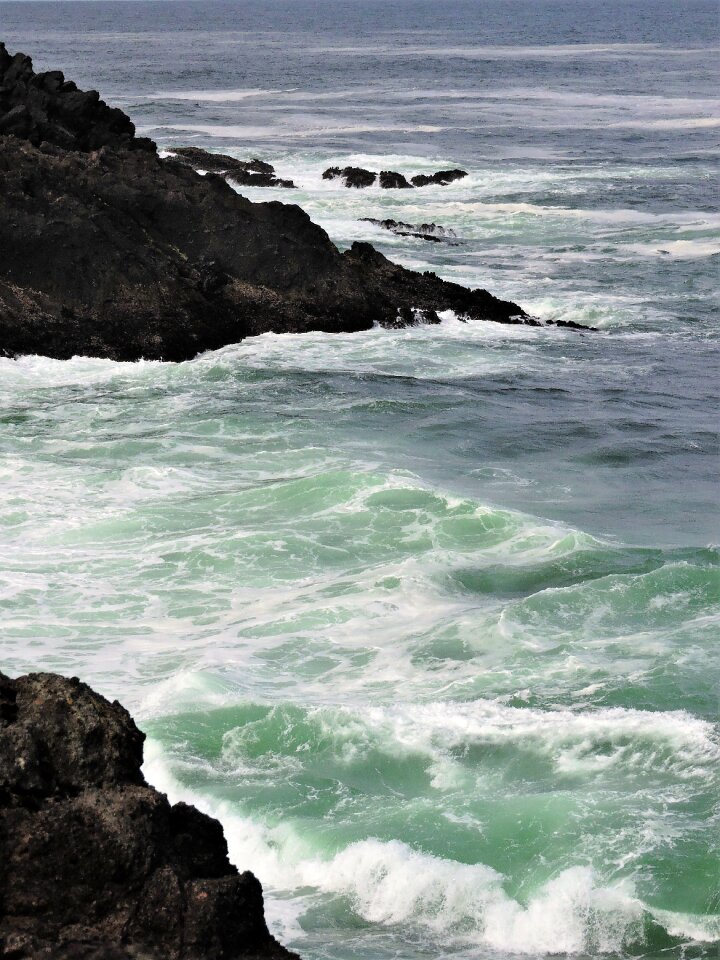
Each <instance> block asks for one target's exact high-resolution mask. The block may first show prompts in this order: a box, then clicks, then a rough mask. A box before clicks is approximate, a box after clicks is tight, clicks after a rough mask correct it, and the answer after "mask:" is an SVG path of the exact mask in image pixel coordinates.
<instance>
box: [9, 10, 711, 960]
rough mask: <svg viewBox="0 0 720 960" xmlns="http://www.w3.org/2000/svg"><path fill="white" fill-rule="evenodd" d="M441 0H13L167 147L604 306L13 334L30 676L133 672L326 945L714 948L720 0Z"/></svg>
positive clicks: (376, 951)
mask: <svg viewBox="0 0 720 960" xmlns="http://www.w3.org/2000/svg"><path fill="white" fill-rule="evenodd" d="M509 6H511V7H512V9H513V10H515V11H516V16H515V17H514V18H508V15H507V10H508V8H509ZM337 9H340V10H341V11H342V13H343V16H342V17H340V16H338V15H337ZM436 9H437V8H436V7H435V6H433V5H428V4H426V3H424V0H418V2H417V3H405V4H398V5H393V6H392V7H391V8H387V7H381V6H379V5H378V4H373V3H365V4H363V5H362V8H361V5H360V4H355V3H347V4H344V5H342V7H337V8H332V7H330V6H328V5H327V4H323V3H316V4H307V5H303V6H302V7H299V6H298V5H297V4H295V5H293V4H288V3H284V2H280V0H276V2H274V3H268V4H264V5H263V6H262V7H260V6H258V5H252V4H246V5H243V6H242V7H238V6H237V5H230V4H223V3H217V4H213V3H209V4H206V5H200V4H194V3H184V2H180V3H178V4H166V3H162V2H158V3H153V4H149V3H148V4H144V3H122V4H116V3H112V2H108V3H93V2H89V3H82V4H75V3H65V4H46V3H33V4H11V3H0V23H1V24H2V26H3V32H4V36H5V37H6V39H7V41H8V43H9V44H10V48H11V49H14V48H16V47H17V48H21V49H27V50H28V51H29V52H31V53H33V54H34V55H35V57H36V59H37V63H38V66H39V67H41V66H43V67H50V66H63V67H65V68H66V70H67V73H68V75H72V76H74V77H76V78H77V79H79V80H80V81H81V82H83V83H85V84H88V83H93V82H96V83H98V84H99V85H100V87H101V90H102V92H103V93H104V94H105V95H106V96H108V98H109V99H110V98H112V99H113V100H114V101H116V102H120V103H122V104H124V105H125V106H126V107H128V109H131V110H132V113H133V116H134V117H135V118H136V119H137V121H138V123H139V125H141V126H142V127H143V128H144V129H145V130H147V131H148V132H150V133H152V134H153V135H154V136H156V137H157V138H158V140H159V141H160V143H161V145H162V146H163V147H164V148H169V147H171V146H172V145H173V144H174V143H177V142H179V141H180V140H183V141H185V142H188V141H192V142H195V143H200V144H203V145H205V146H211V147H218V148H221V149H223V150H226V151H230V152H235V153H237V155H238V156H246V155H248V153H260V154H261V155H262V156H265V157H268V158H269V159H272V160H273V161H274V162H275V163H276V165H277V167H278V171H279V172H280V174H281V175H283V176H292V177H293V178H294V179H295V180H296V182H297V183H298V185H299V189H298V190H297V191H296V192H295V193H293V194H292V196H291V197H289V196H288V194H286V193H282V192H281V191H277V192H273V191H259V190H258V191H254V192H253V193H252V194H250V195H251V198H252V199H258V200H261V199H263V200H264V199H268V198H269V197H272V198H273V199H281V200H284V201H286V202H287V201H288V200H289V199H292V200H293V201H294V202H298V203H300V204H301V205H302V206H303V207H304V208H305V209H307V210H308V211H309V212H310V214H311V215H312V217H313V218H314V219H315V220H317V221H318V222H320V223H321V224H322V225H323V226H324V227H325V228H326V229H327V230H328V232H329V233H330V235H331V237H332V238H333V239H334V240H335V241H336V242H337V243H338V244H339V245H340V246H346V245H347V244H348V243H349V242H351V240H352V239H355V238H357V239H366V240H370V241H371V242H374V243H376V244H377V245H378V246H380V247H381V248H382V249H383V250H384V251H385V252H387V253H388V254H389V255H391V256H393V257H394V258H396V259H398V260H400V261H401V262H403V263H405V264H407V265H410V266H413V267H416V268H418V269H433V270H436V271H437V272H438V273H440V274H441V275H443V276H446V277H448V278H452V279H458V280H461V281H462V282H467V283H470V284H473V285H481V286H486V287H488V288H489V289H491V290H492V291H493V292H495V293H498V294H500V295H504V296H508V297H511V298H512V299H514V300H516V301H518V302H519V303H521V304H523V305H524V306H525V307H526V308H528V309H530V310H531V311H533V312H534V313H536V314H537V315H539V316H542V317H544V318H547V319H573V320H578V321H581V322H586V323H592V324H594V325H596V326H598V327H599V328H600V332H599V333H598V334H595V335H593V336H590V335H588V336H582V335H577V334H574V333H572V332H563V331H562V330H553V329H551V328H549V329H546V330H543V329H521V328H512V327H509V328H505V327H501V326H496V325H492V324H485V325H483V324H462V323H459V322H458V321H457V320H456V319H455V318H453V317H452V316H450V315H448V316H446V317H445V319H444V321H443V323H442V324H441V325H440V326H437V327H429V328H419V329H413V330H405V331H382V330H372V331H368V332H366V333H362V334H358V335H355V336H336V337H327V336H323V335H319V334H317V335H316V334H309V335H305V336H301V337H291V336H272V335H268V336H264V337H260V338H258V339H256V340H248V341H246V342H244V343H241V344H237V345H232V346H229V347H227V348H225V349H223V350H220V351H217V352H215V353H212V354H206V355H204V356H201V357H198V358H196V359H195V360H193V361H192V362H189V363H184V364H180V365H169V364H162V363H139V364H116V363H112V362H109V361H101V360H94V359H88V358H75V359H73V360H71V361H67V362H58V361H52V360H48V359H43V358H39V357H24V358H21V359H20V360H18V361H10V360H6V359H0V479H1V481H2V490H3V498H2V501H0V556H2V563H1V564H0V604H1V605H2V668H3V669H4V670H6V671H7V672H10V673H13V674H15V673H19V672H23V671H26V670H32V669H38V668H42V669H51V670H58V671H61V672H63V673H68V674H78V675H80V676H81V677H83V678H84V679H86V680H88V681H89V682H91V683H92V684H93V685H95V686H96V687H97V688H98V689H99V690H101V691H102V692H103V693H105V694H106V695H108V696H111V697H118V698H120V699H121V700H122V701H123V702H124V703H125V704H126V705H127V706H128V707H129V708H130V709H131V710H132V711H133V713H134V714H135V716H136V717H137V719H138V722H139V724H140V725H141V727H142V728H143V729H144V730H145V731H146V732H147V733H148V735H149V740H148V744H147V749H146V764H145V772H146V775H147V777H148V779H149V780H150V781H151V782H152V783H154V784H156V785H158V786H159V787H160V788H161V789H164V790H166V791H167V792H168V793H169V795H170V796H171V798H172V799H173V800H176V799H179V798H184V799H189V800H190V801H192V802H194V803H196V804H198V805H199V806H200V807H202V808H203V809H205V810H207V811H209V812H211V813H213V814H214V815H216V816H219V817H220V818H221V820H222V822H223V824H224V826H225V830H226V834H227V837H228V842H229V845H230V852H231V857H232V859H233V860H234V862H236V863H237V864H238V865H239V866H240V867H241V868H243V869H244V868H250V869H252V870H254V871H255V872H256V873H257V875H258V876H259V877H260V879H261V880H262V882H263V884H264V886H265V889H266V895H267V913H268V919H269V922H270V925H271V927H272V929H273V931H274V932H275V933H276V934H277V935H278V936H280V937H282V938H283V940H284V941H285V942H287V943H289V944H290V945H292V946H293V947H294V948H295V949H297V950H298V951H299V952H300V953H301V955H302V956H303V957H304V958H306V960H324V958H327V960H380V958H391V957H392V958H403V960H404V958H408V960H431V958H432V960H437V958H440V957H447V958H453V960H480V958H482V960H500V958H507V957H514V956H530V957H537V958H539V957H545V956H547V955H549V954H567V955H571V956H574V957H578V958H579V957H589V956H600V955H607V956H612V957H621V956H627V955H631V956H643V957H654V958H659V957H666V956H669V957H676V958H681V957H682V958H685V957H687V958H693V957H703V958H710V957H714V956H717V951H718V945H719V944H720V805H719V800H718V798H719V796H720V791H719V787H720V736H719V728H718V721H719V720H720V709H719V700H718V685H719V683H720V658H719V657H718V639H719V636H720V631H719V623H720V553H719V551H718V546H717V545H718V542H719V539H720V537H719V534H720V531H719V526H720V523H719V520H720V510H719V509H718V506H719V504H718V484H717V474H718V437H717V410H718V408H719V407H720V403H719V400H720V398H719V397H718V393H719V389H718V386H719V383H720V377H718V338H717V278H718V274H717V263H718V254H719V253H720V211H719V210H718V203H717V195H716V186H715V183H716V181H715V175H716V172H717V162H716V161H717V123H716V119H717V108H718V106H720V104H719V103H718V99H717V96H716V93H715V88H714V87H713V85H712V82H711V75H712V73H713V70H714V69H716V67H713V64H714V63H715V56H716V55H715V53H714V50H715V47H717V46H718V44H717V38H716V36H715V34H714V33H713V26H712V25H713V22H714V21H713V16H714V14H713V5H712V4H702V3H696V4H690V5H688V6H687V7H684V8H683V9H682V10H680V8H678V7H677V6H674V5H670V4H664V3H657V4H650V3H647V4H646V3H634V4H623V5H613V4H609V5H606V6H605V7H603V11H604V12H603V13H602V15H600V14H599V13H597V12H595V13H593V15H592V16H590V15H589V13H588V11H589V9H590V8H589V7H586V6H585V5H584V4H582V3H576V4H571V5H562V4H555V3H551V2H549V0H542V2H539V0H538V2H536V3H532V4H525V3H521V2H520V0H518V2H517V3H513V4H510V5H508V4H498V3H487V4H484V5H483V16H482V17H478V16H477V15H476V13H477V6H476V5H471V4H467V3H461V2H457V3H453V4H451V5H450V6H449V7H448V9H449V10H451V11H452V13H453V17H449V18H448V22H447V23H442V24H438V23H437V22H436ZM334 10H335V12H333V11H334ZM593 10H595V8H593ZM128 11H130V13H128ZM521 14H522V15H521ZM398 38H400V41H401V46H402V50H400V46H399V45H398V44H399V42H400V41H398ZM118 50H121V51H122V56H119V55H117V51H118ZM114 52H115V53H114ZM341 81H342V82H341ZM398 104H401V106H400V107H398ZM249 144H250V146H248V145H249ZM340 160H343V161H345V160H346V161H347V162H357V163H361V164H363V165H366V166H370V167H372V168H374V169H384V168H387V167H390V168H392V169H399V170H403V171H406V172H420V171H422V170H432V169H436V168H437V167H445V166H448V165H453V166H455V165H457V164H460V165H462V166H464V167H465V168H466V169H468V171H469V176H468V178H467V179H466V180H463V181H460V182H458V183H456V184H453V185H452V186H449V187H446V188H429V189H427V190H424V191H422V192H421V191H414V192H410V191H407V192H398V193H392V194H391V193H389V192H381V191H380V190H370V191H367V192H365V191H362V192H355V191H349V190H345V189H343V188H338V187H336V186H333V185H332V184H328V183H327V182H325V181H322V179H321V172H322V170H323V169H324V168H325V167H326V166H328V165H330V163H335V162H338V161H340ZM387 216H390V217H395V218H397V219H402V220H405V221H409V222H422V221H428V220H434V221H435V222H438V223H441V224H442V225H444V226H446V227H450V228H452V229H454V230H455V232H456V233H457V234H458V238H459V239H460V240H461V243H460V244H459V245H458V246H453V247H450V246H445V245H442V244H424V243H423V242H422V241H419V240H413V239H411V238H400V237H393V236H390V235H385V234H382V233H380V232H379V231H378V230H377V228H374V227H372V226H371V225H370V224H367V223H360V222H358V221H359V218H361V217H387Z"/></svg>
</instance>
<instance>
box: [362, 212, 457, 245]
mask: <svg viewBox="0 0 720 960" xmlns="http://www.w3.org/2000/svg"><path fill="white" fill-rule="evenodd" d="M360 222H361V223H372V224H373V225H374V226H376V227H382V229H383V230H389V231H390V233H394V234H395V235H396V236H398V237H417V239H418V240H429V241H430V242H432V243H449V244H450V245H451V246H454V245H456V244H457V234H456V233H455V231H454V230H450V229H449V228H448V227H441V226H440V225H439V224H437V223H404V222H403V221H402V220H377V219H375V218H373V217H361V220H360Z"/></svg>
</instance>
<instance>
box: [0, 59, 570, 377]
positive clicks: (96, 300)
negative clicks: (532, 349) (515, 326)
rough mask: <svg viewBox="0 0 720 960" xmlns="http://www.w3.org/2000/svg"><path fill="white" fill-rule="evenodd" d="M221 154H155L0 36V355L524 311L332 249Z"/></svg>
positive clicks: (153, 347)
mask: <svg viewBox="0 0 720 960" xmlns="http://www.w3.org/2000/svg"><path fill="white" fill-rule="evenodd" d="M194 149H197V148H194ZM203 154H204V157H203V162H206V157H207V156H208V154H207V152H205V151H203ZM232 160H233V158H231V157H230V158H228V157H221V158H220V159H219V160H218V161H216V162H217V164H218V167H217V168H216V169H217V170H218V171H219V172H216V173H213V172H209V173H207V174H206V175H205V176H200V175H199V174H198V173H197V172H196V171H195V169H193V166H194V165H196V164H197V163H198V155H197V154H196V155H195V156H194V157H193V156H192V154H191V153H190V152H189V151H187V150H186V151H184V154H181V155H180V156H178V157H176V158H174V159H173V158H172V157H170V158H167V159H161V157H160V156H159V155H158V152H157V150H156V147H155V144H154V143H153V142H152V141H151V140H148V139H146V138H141V137H137V136H136V133H135V128H134V126H133V123H132V121H131V120H130V119H129V118H128V117H127V116H126V115H125V114H124V113H123V112H122V111H121V110H118V109H116V108H112V107H109V106H107V105H106V104H105V103H104V102H103V101H102V100H101V99H100V97H99V95H98V94H97V93H96V92H95V91H89V92H83V91H79V90H78V89H77V88H76V86H75V84H74V83H73V82H72V81H68V80H66V79H65V77H64V76H63V74H62V73H61V72H60V71H57V70H56V71H51V72H48V73H35V71H34V70H33V66H32V62H31V60H30V58H29V57H26V56H24V55H23V54H15V55H14V56H11V55H10V54H9V53H8V52H7V51H6V49H5V47H4V46H3V45H2V44H0V250H2V256H1V257H0V354H4V355H5V356H16V355H19V354H27V353H37V354H43V355H46V356H51V357H57V358H60V359H65V358H68V357H71V356H73V355H76V354H81V355H90V356H99V357H109V358H112V359H115V360H137V359H140V358H143V357H144V358H147V359H164V360H185V359H189V358H191V357H193V356H195V355H196V354H198V353H200V352H202V351H204V350H210V349H216V348H218V347H221V346H224V345H226V344H228V343H234V342H237V341H239V340H242V339H243V338H244V337H247V336H252V335H255V334H259V333H265V332H268V331H273V332H279V333H289V332H292V333H299V332H304V331H309V330H319V331H326V332H330V333H332V332H353V331H358V330H364V329H368V328H370V327H372V326H373V325H375V324H381V325H385V326H396V325H404V324H407V323H415V322H421V321H422V320H423V319H430V320H433V319H437V314H438V311H442V310H447V309H450V310H454V311H455V312H456V313H457V314H458V315H459V316H460V317H461V318H463V319H468V320H470V319H472V320H491V321H496V322H499V323H520V324H531V325H539V321H538V320H535V319H533V318H532V317H530V316H528V315H527V314H526V312H525V311H524V310H523V309H522V308H521V307H520V306H518V305H517V304H515V303H512V302H509V301H503V300H499V299H497V298H496V297H494V296H492V295H491V294H490V293H488V292H487V291H486V290H482V289H473V290H469V289H467V288H465V287H462V286H460V285H459V284H455V283H448V282H445V281H443V280H441V279H440V278H439V277H437V276H436V275H435V274H434V273H432V272H425V273H422V274H421V273H416V272H413V271H411V270H406V269H404V268H403V267H401V266H398V265H397V264H394V263H392V262H391V261H389V260H388V259H387V258H386V257H384V256H383V255H382V254H381V253H379V252H378V251H377V250H375V249H374V248H373V247H372V246H370V245H369V244H367V243H354V244H353V245H352V246H351V247H350V249H349V250H346V251H344V252H343V253H341V252H340V251H339V250H338V249H337V247H336V246H335V245H334V244H333V243H332V242H331V241H330V238H329V237H328V235H327V234H326V233H325V231H324V230H322V229H321V228H320V227H318V226H317V225H316V224H314V223H312V221H311V220H310V218H309V217H308V216H307V214H306V213H305V212H304V211H303V210H302V209H300V207H298V206H295V205H292V204H283V203H279V202H277V201H272V202H269V203H251V202H250V201H249V200H247V199H246V198H244V197H242V196H240V195H239V194H238V193H237V192H236V191H235V190H233V189H232V187H231V186H230V185H229V184H228V183H227V182H226V179H225V177H229V178H230V179H237V178H238V177H240V176H241V175H247V176H249V177H253V176H258V177H274V171H272V172H271V170H270V169H269V165H262V161H248V162H247V163H245V162H242V161H239V162H237V163H238V164H239V165H236V164H235V163H232V162H229V161H232ZM583 329H586V328H583Z"/></svg>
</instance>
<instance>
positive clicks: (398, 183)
mask: <svg viewBox="0 0 720 960" xmlns="http://www.w3.org/2000/svg"><path fill="white" fill-rule="evenodd" d="M322 176H323V180H342V181H343V183H344V184H345V186H346V187H356V188H358V189H360V188H362V187H371V186H372V185H373V184H374V183H375V181H376V180H378V182H379V184H380V186H381V187H382V188H383V189H385V190H398V189H400V190H408V189H412V188H413V187H427V186H429V185H430V184H435V185H438V186H441V187H445V186H447V184H448V183H453V182H454V181H455V180H461V179H462V178H463V177H466V176H467V171H466V170H457V169H456V170H438V172H437V173H431V174H426V173H419V174H417V175H416V176H414V177H411V178H410V180H409V181H408V179H407V177H405V176H404V175H403V174H402V173H398V172H397V171H396V170H381V171H380V175H379V178H378V174H377V173H376V172H375V171H374V170H364V169H363V168H362V167H343V168H340V167H328V169H327V170H325V171H324V172H323V175H322Z"/></svg>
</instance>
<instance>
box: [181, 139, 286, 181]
mask: <svg viewBox="0 0 720 960" xmlns="http://www.w3.org/2000/svg"><path fill="white" fill-rule="evenodd" d="M168 152H169V153H170V154H171V156H173V157H174V158H175V159H177V160H179V161H180V162H181V163H182V162H185V163H187V165H188V166H189V167H192V169H193V170H203V171H206V172H207V173H217V174H219V176H221V177H225V179H226V180H232V181H233V182H234V183H237V184H239V185H240V186H243V187H285V188H287V189H291V190H292V189H294V187H295V184H294V183H293V182H292V180H281V179H279V178H278V177H276V176H275V167H273V165H272V164H271V163H266V162H265V161H264V160H258V159H253V160H237V159H236V158H235V157H229V156H227V154H224V153H212V152H211V151H210V150H203V149H202V148H201V147H173V148H172V150H171V151H168Z"/></svg>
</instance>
